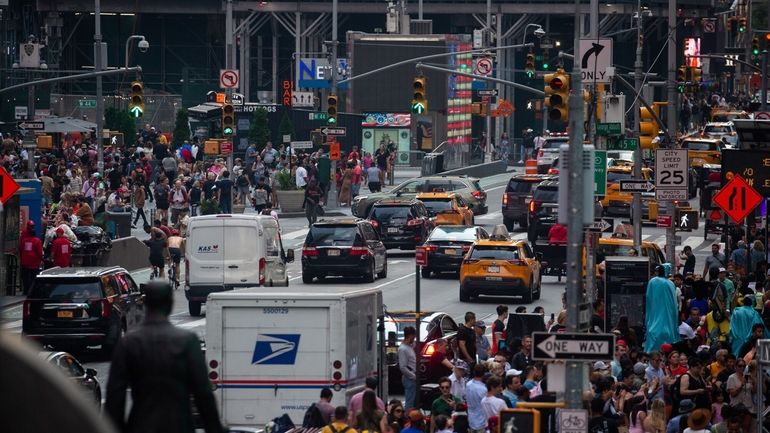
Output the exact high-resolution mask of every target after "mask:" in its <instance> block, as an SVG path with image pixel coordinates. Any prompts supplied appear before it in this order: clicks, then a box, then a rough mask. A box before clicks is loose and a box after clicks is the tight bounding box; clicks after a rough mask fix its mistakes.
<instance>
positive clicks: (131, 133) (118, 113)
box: [104, 107, 136, 146]
mask: <svg viewBox="0 0 770 433" xmlns="http://www.w3.org/2000/svg"><path fill="white" fill-rule="evenodd" d="M104 127H105V128H106V129H109V130H110V131H118V132H122V133H123V143H125V145H126V146H131V145H132V144H133V143H134V142H135V141H136V121H135V120H134V118H133V117H131V114H130V113H129V112H128V110H120V109H118V108H115V107H107V109H106V110H104Z"/></svg>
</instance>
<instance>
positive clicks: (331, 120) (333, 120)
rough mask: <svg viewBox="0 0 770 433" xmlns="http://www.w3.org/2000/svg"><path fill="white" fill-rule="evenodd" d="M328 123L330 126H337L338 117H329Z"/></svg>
mask: <svg viewBox="0 0 770 433" xmlns="http://www.w3.org/2000/svg"><path fill="white" fill-rule="evenodd" d="M326 123H328V124H330V125H336V124H337V118H336V117H329V118H327V119H326Z"/></svg>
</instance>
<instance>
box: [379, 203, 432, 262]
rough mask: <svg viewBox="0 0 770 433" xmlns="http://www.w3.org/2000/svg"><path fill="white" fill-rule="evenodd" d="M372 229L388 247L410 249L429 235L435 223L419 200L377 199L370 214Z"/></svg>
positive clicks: (420, 243)
mask: <svg viewBox="0 0 770 433" xmlns="http://www.w3.org/2000/svg"><path fill="white" fill-rule="evenodd" d="M369 221H371V223H372V225H373V226H374V229H375V230H377V233H378V234H379V235H380V238H381V239H382V242H383V243H384V244H385V246H386V247H387V248H400V249H402V250H413V249H414V248H415V246H417V245H422V243H423V242H425V239H427V238H428V235H429V234H430V232H431V230H433V227H434V224H433V221H431V219H430V214H429V213H428V209H426V208H425V205H424V204H423V203H422V202H421V201H419V200H414V199H412V200H403V201H401V200H380V201H378V202H377V203H375V204H374V206H372V211H371V212H370V213H369Z"/></svg>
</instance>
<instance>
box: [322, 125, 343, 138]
mask: <svg viewBox="0 0 770 433" xmlns="http://www.w3.org/2000/svg"><path fill="white" fill-rule="evenodd" d="M346 132H347V129H345V128H342V127H337V128H321V134H323V135H341V136H343V137H344V136H345V133H346Z"/></svg>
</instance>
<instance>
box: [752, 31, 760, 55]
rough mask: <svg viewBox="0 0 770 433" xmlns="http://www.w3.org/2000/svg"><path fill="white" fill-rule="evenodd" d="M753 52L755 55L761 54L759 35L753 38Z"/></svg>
mask: <svg viewBox="0 0 770 433" xmlns="http://www.w3.org/2000/svg"><path fill="white" fill-rule="evenodd" d="M751 54H753V55H754V56H759V37H758V36H754V38H752V39H751Z"/></svg>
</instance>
